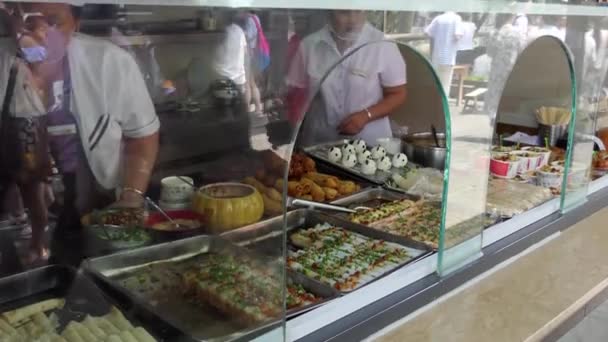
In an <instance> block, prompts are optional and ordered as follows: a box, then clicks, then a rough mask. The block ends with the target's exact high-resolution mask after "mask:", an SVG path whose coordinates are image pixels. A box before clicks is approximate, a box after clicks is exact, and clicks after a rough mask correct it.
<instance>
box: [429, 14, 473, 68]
mask: <svg viewBox="0 0 608 342" xmlns="http://www.w3.org/2000/svg"><path fill="white" fill-rule="evenodd" d="M424 32H425V33H426V34H427V35H428V36H429V37H431V38H433V54H432V56H431V61H432V62H433V65H435V66H439V65H454V64H456V53H457V52H458V44H459V40H460V38H461V37H462V36H463V34H464V27H463V25H462V18H460V16H459V15H458V14H456V13H454V12H446V13H443V14H441V15H438V16H437V17H435V18H434V19H433V21H431V24H430V25H429V26H427V28H426V29H425V30H424Z"/></svg>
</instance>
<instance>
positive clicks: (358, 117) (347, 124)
mask: <svg viewBox="0 0 608 342" xmlns="http://www.w3.org/2000/svg"><path fill="white" fill-rule="evenodd" d="M368 123H369V117H368V116H367V112H365V111H361V112H356V113H353V114H351V115H349V116H348V117H347V118H346V119H344V120H342V122H341V123H340V124H339V125H338V131H339V132H340V133H343V134H347V135H355V134H359V132H361V131H362V130H363V128H365V125H367V124H368Z"/></svg>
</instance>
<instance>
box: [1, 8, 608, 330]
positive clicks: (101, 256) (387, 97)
mask: <svg viewBox="0 0 608 342" xmlns="http://www.w3.org/2000/svg"><path fill="white" fill-rule="evenodd" d="M456 11H458V12H456ZM607 14H608V8H606V7H600V6H596V4H595V3H594V2H590V1H570V2H569V3H564V2H555V3H553V2H544V1H543V2H537V1H519V2H514V3H512V2H506V1H498V0H497V1H480V0H467V1H432V2H427V3H413V2H403V3H398V2H394V1H375V2H368V1H359V2H344V1H338V0H330V1H325V2H319V1H312V2H311V1H301V2H299V1H296V2H293V3H290V4H285V3H282V2H280V1H274V0H247V1H240V0H234V1H225V0H212V1H204V2H201V1H195V0H177V1H152V0H150V1H123V2H121V3H120V4H116V2H114V1H103V0H99V1H96V2H86V3H82V2H78V3H76V2H70V3H30V2H15V1H3V2H0V24H1V25H0V46H1V49H0V75H1V77H0V94H1V95H0V99H1V100H2V101H0V104H1V105H2V107H1V108H2V116H1V119H0V139H2V141H1V142H0V163H2V165H0V168H1V169H2V172H1V173H0V177H1V180H2V182H1V183H0V190H1V194H2V200H3V208H2V215H3V216H2V221H0V248H1V250H0V252H1V254H0V275H2V276H3V278H1V279H0V289H1V290H0V314H1V317H0V340H3V338H4V337H5V336H4V335H2V334H5V335H7V336H13V337H17V336H21V337H22V338H23V339H25V340H28V339H29V340H35V339H40V340H43V339H44V338H49V339H50V338H54V337H56V336H61V337H63V338H65V339H67V340H92V339H90V338H93V339H94V338H99V339H102V338H110V336H115V338H114V339H115V340H116V338H118V339H122V340H129V339H136V340H142V341H148V340H163V341H182V340H183V341H190V340H196V341H207V340H212V341H215V340H218V341H225V340H253V339H256V338H258V339H259V340H273V341H274V340H277V341H278V340H289V341H292V340H299V339H311V340H314V339H315V337H314V334H315V333H318V332H319V331H321V330H324V331H329V330H331V329H332V327H333V326H334V324H336V322H338V321H340V320H342V319H344V318H345V317H351V318H352V317H354V316H356V317H357V319H358V320H357V322H363V321H364V320H365V319H366V317H367V316H368V315H367V311H366V310H368V309H369V308H370V307H374V310H377V311H378V312H379V311H382V309H383V308H381V307H380V303H382V300H385V299H386V298H389V297H390V296H391V295H394V294H395V293H397V292H399V291H402V290H403V289H404V288H406V287H412V286H414V287H416V286H419V287H422V286H427V285H428V286H431V285H433V284H438V283H439V282H441V281H442V280H444V279H447V278H448V276H449V275H452V274H456V273H458V272H460V271H461V270H463V269H464V268H466V266H467V265H471V264H472V263H473V262H474V261H475V260H477V259H479V258H483V256H484V253H485V251H486V248H487V247H489V246H491V245H492V244H495V243H496V242H498V241H500V240H501V239H504V238H506V237H508V236H509V235H511V234H513V233H515V232H517V231H520V230H521V229H522V228H524V227H526V226H529V225H530V224H532V223H534V222H537V221H539V220H541V219H543V218H546V217H547V216H549V215H551V214H555V213H557V212H563V213H566V212H567V211H569V210H571V209H572V208H575V207H576V206H578V205H581V204H582V203H584V202H585V201H586V198H587V196H588V194H589V192H590V191H591V190H592V189H593V191H599V190H600V189H601V188H602V187H603V186H604V185H605V184H608V182H606V183H603V182H604V181H605V178H602V177H603V175H604V174H605V172H606V171H608V163H607V162H606V160H608V154H606V153H605V152H604V151H603V150H604V149H605V148H604V147H605V145H604V144H606V143H608V140H607V139H606V137H607V136H608V134H606V132H607V129H606V126H608V124H604V123H603V121H604V120H603V119H604V114H605V112H606V103H607V102H606V101H607V100H606V93H605V91H604V84H605V75H606V72H607V70H608V64H607V63H606V61H605V60H606V58H605V57H606V56H605V54H606V50H607V49H608V30H606V28H605V27H604V26H605V23H604V21H605V20H603V19H602V18H603V17H602V16H606V15H607ZM594 150H596V151H595V152H594ZM592 179H595V180H593V182H592ZM431 283H432V284H431ZM429 284H431V285H429ZM98 303H103V305H97V304H98ZM341 328H345V327H344V326H341ZM344 330H346V329H344ZM311 336H313V337H311Z"/></svg>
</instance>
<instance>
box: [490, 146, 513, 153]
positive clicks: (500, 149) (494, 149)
mask: <svg viewBox="0 0 608 342" xmlns="http://www.w3.org/2000/svg"><path fill="white" fill-rule="evenodd" d="M513 150H515V148H514V147H513V146H493V147H492V152H500V153H509V152H512V151H513Z"/></svg>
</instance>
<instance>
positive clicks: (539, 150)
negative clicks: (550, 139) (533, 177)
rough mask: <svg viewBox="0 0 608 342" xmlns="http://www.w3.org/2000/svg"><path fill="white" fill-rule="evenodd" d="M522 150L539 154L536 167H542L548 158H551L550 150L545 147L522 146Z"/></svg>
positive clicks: (547, 161)
mask: <svg viewBox="0 0 608 342" xmlns="http://www.w3.org/2000/svg"><path fill="white" fill-rule="evenodd" d="M521 150H522V151H527V152H536V153H538V154H539V155H540V157H541V158H540V162H539V164H538V167H543V166H545V165H549V160H551V150H549V149H547V148H545V147H539V146H533V147H524V148H522V149H521Z"/></svg>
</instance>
